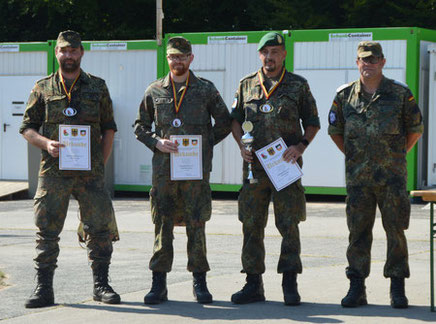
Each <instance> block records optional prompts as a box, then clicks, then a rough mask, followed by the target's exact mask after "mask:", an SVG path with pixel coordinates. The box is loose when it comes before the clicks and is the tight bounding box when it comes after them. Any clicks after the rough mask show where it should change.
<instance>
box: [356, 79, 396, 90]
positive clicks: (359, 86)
mask: <svg viewBox="0 0 436 324" xmlns="http://www.w3.org/2000/svg"><path fill="white" fill-rule="evenodd" d="M390 89H391V86H390V84H389V82H388V79H387V78H386V77H385V76H383V78H382V79H381V81H380V84H379V86H378V89H377V90H376V93H377V94H378V93H384V92H389V91H390ZM362 92H363V86H362V81H361V80H360V78H359V80H357V82H356V85H355V86H354V93H355V94H359V93H362Z"/></svg>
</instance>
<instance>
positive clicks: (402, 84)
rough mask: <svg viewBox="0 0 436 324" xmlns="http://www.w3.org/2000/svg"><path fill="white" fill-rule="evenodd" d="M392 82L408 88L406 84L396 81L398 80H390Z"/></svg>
mask: <svg viewBox="0 0 436 324" xmlns="http://www.w3.org/2000/svg"><path fill="white" fill-rule="evenodd" d="M392 82H393V83H395V84H397V85H399V86H402V87H404V88H406V89H409V86H408V85H407V84H405V83H403V82H401V81H398V80H392Z"/></svg>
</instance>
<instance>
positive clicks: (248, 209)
mask: <svg viewBox="0 0 436 324" xmlns="http://www.w3.org/2000/svg"><path fill="white" fill-rule="evenodd" d="M258 51H259V57H260V59H261V61H262V65H263V66H262V68H261V69H260V70H259V71H257V72H255V73H252V74H250V75H248V76H247V77H245V78H243V79H242V80H241V82H240V84H239V88H238V90H237V92H236V96H235V100H234V103H233V106H232V108H233V110H232V113H231V116H232V118H233V122H232V133H233V136H234V138H235V140H236V142H237V143H238V145H239V147H240V149H241V155H242V157H243V159H244V166H243V179H244V183H243V186H242V189H241V191H240V194H239V220H240V221H241V222H242V224H243V234H244V242H243V246H242V266H243V272H245V273H246V274H247V278H246V280H247V283H246V285H245V286H244V287H243V289H242V290H241V291H239V292H237V293H235V294H233V295H232V302H234V303H237V304H243V303H251V302H255V301H263V300H265V296H264V290H263V283H262V273H264V272H265V262H264V260H265V247H264V242H263V240H264V229H265V226H266V223H267V218H268V205H269V202H270V200H271V198H272V200H273V204H274V215H275V220H276V227H277V228H278V230H279V232H280V234H281V235H282V245H281V252H280V259H279V263H278V267H277V271H278V273H283V282H282V287H283V293H284V301H285V304H286V305H299V304H300V295H299V294H298V290H297V274H298V273H301V272H302V265H301V260H300V238H299V230H298V223H299V222H300V221H304V220H305V218H306V200H305V196H304V188H303V186H302V185H301V180H298V181H296V182H294V183H293V184H291V185H290V186H288V187H286V188H284V189H282V190H280V191H277V190H276V189H275V188H274V186H273V184H272V183H271V181H270V180H269V178H268V176H267V174H266V172H265V171H264V169H263V168H262V166H261V164H260V162H259V160H258V159H257V158H255V157H254V156H253V154H252V152H249V151H248V150H246V149H245V147H244V145H242V143H241V136H242V128H241V124H242V125H243V126H246V125H247V124H248V125H250V126H251V125H252V126H253V130H252V131H251V132H250V133H251V135H252V136H253V138H254V142H253V145H252V148H253V150H254V151H255V150H258V149H260V148H262V147H264V146H265V145H268V144H270V143H271V142H273V141H275V140H277V139H278V138H280V137H282V138H283V140H284V141H285V143H286V144H287V146H288V148H287V150H286V151H285V153H284V155H283V158H284V160H285V161H287V162H292V163H298V164H299V165H300V166H302V158H301V156H302V154H303V152H304V151H305V149H306V147H307V146H308V145H309V143H310V142H311V141H312V140H313V138H314V137H315V135H316V133H317V132H318V130H319V128H320V123H319V118H318V112H317V108H316V104H315V100H314V98H313V96H312V94H311V92H310V89H309V85H308V83H307V81H306V80H305V79H304V78H302V77H301V76H298V75H296V74H293V73H290V72H288V71H286V69H285V67H284V64H283V63H284V60H285V57H286V50H285V48H284V39H283V37H282V36H281V35H280V34H277V33H268V34H266V35H264V37H263V38H262V39H261V40H260V43H259V46H258ZM300 122H302V124H303V129H304V132H303V129H302V128H301V126H300ZM248 162H251V163H252V171H253V176H254V178H255V181H254V182H255V183H250V182H249V181H248V180H246V179H247V175H248V170H247V165H248Z"/></svg>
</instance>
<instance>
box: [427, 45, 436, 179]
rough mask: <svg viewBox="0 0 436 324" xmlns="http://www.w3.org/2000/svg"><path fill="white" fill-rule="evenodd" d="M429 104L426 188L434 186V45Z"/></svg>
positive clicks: (435, 62) (435, 134) (435, 46)
mask: <svg viewBox="0 0 436 324" xmlns="http://www.w3.org/2000/svg"><path fill="white" fill-rule="evenodd" d="M428 50H429V51H430V70H429V103H428V127H427V132H428V144H427V150H428V151H427V159H428V161H427V179H426V180H427V181H426V182H427V186H429V187H430V186H436V127H435V125H436V44H433V45H429V47H428Z"/></svg>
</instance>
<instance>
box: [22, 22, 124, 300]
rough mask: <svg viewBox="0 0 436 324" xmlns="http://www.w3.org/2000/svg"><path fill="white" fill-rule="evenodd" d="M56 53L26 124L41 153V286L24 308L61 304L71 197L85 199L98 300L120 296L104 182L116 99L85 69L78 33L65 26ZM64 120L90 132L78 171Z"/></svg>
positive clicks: (33, 97)
mask: <svg viewBox="0 0 436 324" xmlns="http://www.w3.org/2000/svg"><path fill="white" fill-rule="evenodd" d="M55 54H56V58H57V60H58V63H59V70H58V71H57V72H56V73H54V74H52V75H50V76H48V77H46V78H44V79H42V80H39V81H38V82H36V84H35V86H34V88H33V89H32V91H31V93H30V97H29V101H28V103H27V107H26V111H25V114H24V118H23V123H22V125H21V128H20V133H21V134H23V136H24V138H25V139H26V140H27V141H28V142H29V143H31V144H32V145H35V146H36V147H38V148H40V149H41V152H42V158H41V166H40V172H39V181H38V189H37V192H36V195H35V205H34V210H35V224H36V226H37V227H38V232H37V240H36V242H37V246H36V252H37V256H36V257H35V259H34V261H35V268H36V271H37V286H36V289H35V291H34V292H33V294H32V295H31V296H30V298H29V299H28V300H26V303H25V307H26V308H36V307H44V306H50V305H53V304H54V293H53V275H54V270H55V268H56V262H57V257H58V255H59V245H58V242H59V234H60V232H61V231H62V228H63V225H64V222H65V217H66V214H67V210H68V203H69V199H70V195H73V196H74V197H75V198H76V199H77V200H78V202H79V207H80V220H81V223H82V225H83V230H84V234H83V236H82V239H83V240H84V241H85V242H86V246H87V250H88V257H89V260H90V262H91V268H92V273H93V279H94V291H93V298H94V300H97V301H102V302H104V303H108V304H118V303H120V296H119V295H118V294H117V293H116V292H114V291H113V289H112V287H111V286H110V285H109V284H108V271H109V263H110V260H111V255H112V241H116V240H118V231H117V228H116V223H115V218H114V212H113V208H112V202H111V199H110V196H109V193H108V192H107V191H106V190H105V188H104V180H103V179H104V163H105V162H106V161H107V159H108V158H109V156H110V154H111V151H112V143H113V138H114V133H115V131H116V130H117V127H116V124H115V122H114V118H113V109H112V101H111V98H110V96H109V91H108V89H107V87H106V84H105V82H104V80H102V79H100V78H97V77H95V76H92V75H90V74H88V73H85V72H84V71H82V70H81V69H80V62H81V59H82V56H83V54H84V50H83V46H82V43H81V39H80V35H79V34H78V33H76V32H74V31H71V30H67V31H64V32H61V33H60V34H59V36H58V39H57V44H56V48H55ZM66 125H77V128H74V127H72V128H69V129H68V126H66ZM41 126H42V133H41V134H40V133H39V132H38V131H39V129H40V128H41ZM60 126H64V127H67V128H66V130H65V131H64V132H63V135H65V136H72V137H74V136H76V137H77V136H79V137H80V136H86V135H88V136H89V138H90V143H89V145H90V157H89V159H90V162H91V163H90V167H89V168H81V170H80V171H79V170H74V168H72V167H69V168H67V170H65V169H64V168H60V167H59V154H60V150H61V148H62V147H64V146H65V145H64V144H61V143H60V142H59V138H60V134H59V129H60ZM81 126H82V128H81V129H82V130H81V131H80V134H79V132H78V129H79V128H80V127H81ZM84 126H86V127H84ZM88 127H89V128H88ZM87 132H90V133H88V134H87Z"/></svg>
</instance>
